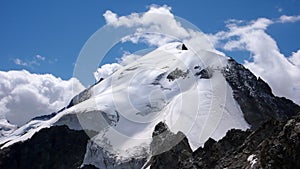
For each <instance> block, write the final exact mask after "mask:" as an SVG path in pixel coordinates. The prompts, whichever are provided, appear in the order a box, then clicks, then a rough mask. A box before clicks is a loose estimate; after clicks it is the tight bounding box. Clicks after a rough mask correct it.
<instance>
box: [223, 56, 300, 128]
mask: <svg viewBox="0 0 300 169" xmlns="http://www.w3.org/2000/svg"><path fill="white" fill-rule="evenodd" d="M222 73H223V75H224V77H225V79H226V81H227V82H228V83H229V85H230V86H231V88H232V90H233V96H234V98H235V100H236V101H237V102H238V104H239V105H240V107H241V109H242V111H243V113H244V117H245V119H246V121H247V122H248V123H249V124H251V125H252V127H254V128H257V127H258V126H259V125H260V123H262V122H264V121H266V120H270V119H277V120H286V119H288V118H289V117H291V116H293V115H295V114H296V113H297V112H300V107H299V106H298V105H296V104H294V103H293V102H292V101H291V100H288V99H286V98H284V97H277V96H274V95H273V94H272V90H271V88H270V87H269V85H268V84H267V83H265V82H264V81H263V80H262V79H261V78H258V79H257V78H256V76H254V75H253V74H252V73H251V72H250V71H249V70H248V69H246V68H245V67H244V66H243V65H241V64H239V63H237V62H236V61H234V60H233V59H230V60H228V66H227V67H225V68H224V69H223V71H222Z"/></svg>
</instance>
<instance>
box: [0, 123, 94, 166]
mask: <svg viewBox="0 0 300 169" xmlns="http://www.w3.org/2000/svg"><path fill="white" fill-rule="evenodd" d="M88 140H89V137H88V136H87V135H86V133H85V131H75V130H70V129H69V128H68V127H66V126H53V127H51V128H47V129H42V130H41V131H40V132H38V133H37V134H35V135H33V136H32V138H31V139H30V140H26V141H24V142H18V143H15V144H13V145H11V146H9V147H6V148H4V149H2V150H1V151H0V168H3V169H23V168H24V169H25V168H32V169H34V168H35V169H44V168H47V169H71V168H78V167H79V166H80V165H81V164H82V160H83V158H84V154H85V152H86V145H87V142H88Z"/></svg>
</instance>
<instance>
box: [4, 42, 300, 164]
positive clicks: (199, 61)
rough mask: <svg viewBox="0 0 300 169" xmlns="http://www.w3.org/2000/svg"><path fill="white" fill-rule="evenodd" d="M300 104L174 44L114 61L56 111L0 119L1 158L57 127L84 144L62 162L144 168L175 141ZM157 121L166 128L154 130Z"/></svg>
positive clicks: (280, 116)
mask: <svg viewBox="0 0 300 169" xmlns="http://www.w3.org/2000/svg"><path fill="white" fill-rule="evenodd" d="M299 110H300V108H299V106H297V105H296V104H294V103H293V102H292V101H290V100H287V99H285V98H279V97H276V96H274V95H273V94H272V91H271V88H270V87H269V86H268V85H267V84H266V83H265V82H264V81H263V80H262V79H261V78H258V77H255V76H254V75H253V74H252V73H251V72H250V71H249V70H247V69H245V68H244V67H243V66H242V65H240V64H238V63H237V62H235V61H234V60H232V59H230V58H228V57H225V56H221V55H218V54H216V53H213V52H210V51H205V50H199V51H194V50H192V49H189V47H186V46H185V45H184V44H182V43H179V42H173V43H169V44H166V45H164V46H162V47H159V48H158V49H156V50H154V51H152V52H150V53H148V54H146V55H144V56H141V57H140V58H138V59H137V60H136V61H135V62H133V63H131V64H128V65H126V66H123V67H120V68H119V69H118V70H117V71H116V72H114V73H113V74H111V75H110V76H108V77H107V78H105V79H101V80H100V81H99V82H98V83H96V84H95V85H93V86H91V87H90V88H88V89H86V90H85V91H83V92H82V93H80V94H79V95H77V96H75V97H74V98H73V99H72V100H71V102H70V104H69V105H67V106H66V107H65V108H64V109H62V110H61V111H59V112H57V113H54V114H52V115H49V116H43V117H37V118H34V119H32V120H31V121H29V122H28V123H27V124H25V125H24V126H21V127H19V128H16V127H15V126H12V125H10V124H9V123H8V122H3V123H2V124H3V126H4V125H5V126H6V128H8V129H7V131H6V130H5V129H1V132H2V135H1V137H0V145H1V149H2V154H0V159H2V160H0V161H3V160H4V159H6V160H8V159H9V157H7V156H6V157H4V156H5V155H3V154H7V153H8V154H9V153H10V150H11V149H13V148H12V147H16V146H18V145H20V144H26V146H24V147H26V148H29V149H30V147H32V146H34V145H31V144H32V142H34V141H37V142H39V140H43V137H45V139H48V140H43V142H46V143H44V144H48V143H49V142H51V137H49V136H45V135H47V133H50V135H51V136H53V137H58V136H60V135H61V134H59V131H63V133H65V135H64V136H63V137H62V138H65V139H66V140H65V142H69V144H76V146H79V145H80V144H84V145H81V146H83V147H84V149H83V150H82V149H80V151H79V148H78V147H75V148H74V151H75V150H77V149H76V148H78V151H77V152H80V153H78V154H76V155H74V157H76V159H73V158H71V157H70V159H69V160H70V161H69V163H68V164H70V165H64V167H62V168H68V167H69V168H70V167H73V168H76V167H82V168H87V167H97V168H101V169H103V168H142V167H143V166H144V167H150V166H151V165H148V166H147V165H146V164H147V162H148V164H150V163H149V160H150V159H151V157H153V156H156V155H159V154H161V153H164V152H167V151H169V150H170V149H171V148H172V147H174V146H176V145H178V144H179V143H182V140H186V141H187V142H188V145H189V146H190V148H191V151H196V150H198V149H199V148H200V147H202V146H203V145H204V143H205V142H206V141H207V140H208V139H209V138H212V139H214V140H220V139H221V138H223V137H224V136H225V135H226V132H227V131H228V130H230V129H241V130H247V129H250V128H251V129H256V128H258V127H259V126H260V124H261V123H262V122H264V121H265V120H270V119H277V120H286V119H288V118H289V117H291V116H293V115H295V114H296V113H297V112H299ZM161 122H163V124H164V125H165V126H168V130H167V131H168V132H167V133H164V132H158V134H157V133H156V134H155V132H154V131H157V130H159V129H158V128H157V126H158V124H162V123H161ZM66 126H67V127H66ZM160 126H161V125H160ZM158 127H159V126H158ZM2 130H3V131H2ZM8 131H9V132H8ZM83 132H85V133H86V134H87V135H88V136H89V137H88V138H86V137H83V139H84V140H83V141H80V138H78V137H77V136H76V135H77V134H80V135H82V133H83ZM153 132H154V133H153ZM169 132H170V133H179V134H177V135H175V136H173V135H172V134H169ZM68 136H70V137H68ZM75 137H76V138H77V139H74V140H73V139H72V138H75ZM165 137H170V139H169V141H168V143H167V144H164V146H160V144H159V140H161V138H165ZM185 137H186V138H185ZM31 140H32V141H31ZM154 140H156V141H155V142H154ZM157 140H158V141H157ZM47 141H48V142H47ZM60 141H63V140H60ZM154 143H155V144H154ZM51 144H53V145H55V144H58V143H57V141H56V142H55V143H53V142H51ZM61 144H63V143H59V145H60V146H62V145H61ZM69 144H68V145H69ZM77 144H78V145H77ZM40 146H43V144H42V145H40ZM69 146H71V147H72V145H69ZM73 146H75V145H73ZM62 147H63V146H62ZM36 148H37V147H36ZM11 151H13V150H11ZM28 151H35V150H34V149H30V150H28ZM60 151H61V150H60ZM60 151H59V152H60ZM3 152H4V153H3ZM49 153H50V152H49ZM72 153H76V151H75V152H72ZM79 154H80V155H79ZM41 158H43V159H47V158H46V157H41ZM49 159H51V157H49V158H48V160H49ZM52 160H53V159H52ZM72 160H75V161H76V160H77V162H76V163H72ZM78 160H79V162H78ZM21 161H22V158H20V159H19V158H15V160H14V161H13V162H12V165H11V166H18V167H17V168H22V167H23V168H26V167H24V166H26V165H27V163H22V162H21ZM61 162H62V163H63V161H61ZM150 162H151V160H150ZM14 163H16V164H14ZM1 165H3V166H5V165H6V166H9V164H6V163H3V162H2V163H1V162H0V166H1ZM28 165H29V164H28ZM56 165H57V164H56ZM50 166H51V165H50ZM53 166H55V165H53ZM53 166H52V167H53ZM58 166H59V165H58ZM61 166H63V165H61ZM0 168H1V167H0Z"/></svg>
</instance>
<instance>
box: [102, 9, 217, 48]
mask: <svg viewBox="0 0 300 169" xmlns="http://www.w3.org/2000/svg"><path fill="white" fill-rule="evenodd" d="M171 10H172V9H171V7H169V6H167V5H163V6H157V5H151V6H150V7H149V10H148V11H146V12H145V13H132V14H130V15H128V16H118V15H117V14H116V13H114V12H112V11H109V10H108V11H106V12H105V13H104V14H103V16H104V18H105V20H106V23H107V24H108V25H111V26H114V27H121V26H124V27H130V28H135V29H136V32H135V33H134V34H133V35H129V36H126V37H124V38H123V39H122V42H125V41H131V42H133V43H138V42H143V43H146V44H148V45H150V46H161V45H164V44H166V43H169V42H172V41H182V42H184V43H186V45H187V46H189V47H191V46H193V47H195V48H196V47H197V49H199V48H201V49H206V50H214V49H213V47H212V44H211V43H210V42H209V41H208V39H207V38H206V37H205V36H206V35H205V34H203V33H201V32H198V31H195V30H193V29H191V28H190V27H188V28H187V27H184V26H183V25H182V23H181V22H179V21H178V18H176V16H175V15H174V14H173V13H172V12H171ZM179 20H180V19H179ZM189 26H190V25H189ZM195 42H197V43H196V44H194V43H195ZM199 44H200V45H199Z"/></svg>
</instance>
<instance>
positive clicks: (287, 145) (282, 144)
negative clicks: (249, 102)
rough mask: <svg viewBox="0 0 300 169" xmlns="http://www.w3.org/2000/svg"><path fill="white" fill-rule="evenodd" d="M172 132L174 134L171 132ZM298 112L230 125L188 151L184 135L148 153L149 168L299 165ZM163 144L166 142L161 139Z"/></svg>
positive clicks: (282, 168)
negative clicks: (252, 124) (253, 125)
mask: <svg viewBox="0 0 300 169" xmlns="http://www.w3.org/2000/svg"><path fill="white" fill-rule="evenodd" d="M173 135H174V134H173ZM299 140H300V114H298V115H297V116H295V117H292V118H291V119H289V120H285V121H278V120H269V121H268V122H265V123H264V124H263V125H262V126H260V127H259V128H258V129H257V130H255V131H252V130H247V131H241V130H237V129H232V130H230V131H228V132H227V134H226V136H225V137H224V138H222V139H221V140H219V141H215V140H213V139H209V140H208V141H206V143H205V145H204V147H203V148H202V147H200V148H199V149H197V150H196V151H195V152H193V153H192V154H191V153H190V147H189V146H188V144H187V145H186V143H187V139H186V138H184V139H183V140H182V141H181V142H179V143H178V144H177V145H176V146H174V147H173V148H172V149H170V150H169V151H166V152H164V153H162V154H158V155H155V156H153V157H152V159H151V160H150V161H149V163H148V165H151V168H153V169H154V168H190V169H191V168H210V169H212V168H216V169H223V168H227V169H231V168H272V169H273V168H274V169H277V168H278V169H296V168H300V161H299V159H300V143H299ZM165 144H167V143H165Z"/></svg>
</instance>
